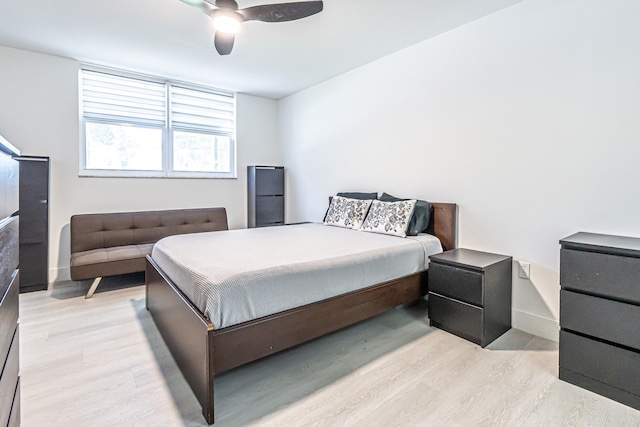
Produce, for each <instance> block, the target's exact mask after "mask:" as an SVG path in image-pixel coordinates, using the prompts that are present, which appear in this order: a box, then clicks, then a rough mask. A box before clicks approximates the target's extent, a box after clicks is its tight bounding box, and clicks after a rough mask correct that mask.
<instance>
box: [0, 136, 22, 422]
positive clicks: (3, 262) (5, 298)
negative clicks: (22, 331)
mask: <svg viewBox="0 0 640 427" xmlns="http://www.w3.org/2000/svg"><path fill="white" fill-rule="evenodd" d="M18 154H19V153H18V151H17V150H16V149H15V147H13V146H12V145H11V144H9V143H8V142H7V141H6V140H5V139H4V138H2V137H0V426H10V427H13V426H18V425H20V377H19V371H20V344H19V330H18V292H19V277H18V248H19V242H18V234H19V225H18V222H19V221H18V215H17V211H18V175H19V173H18V171H19V167H18V162H17V161H16V160H14V159H13V158H12V156H15V155H18Z"/></svg>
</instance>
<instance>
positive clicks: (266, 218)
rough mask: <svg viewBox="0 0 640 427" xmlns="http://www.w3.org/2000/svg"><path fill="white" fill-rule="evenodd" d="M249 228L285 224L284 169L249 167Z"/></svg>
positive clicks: (277, 167) (279, 167)
mask: <svg viewBox="0 0 640 427" xmlns="http://www.w3.org/2000/svg"><path fill="white" fill-rule="evenodd" d="M247 195H248V200H247V207H248V218H247V223H248V226H249V228H254V227H269V226H272V225H283V224H284V167H282V166H247Z"/></svg>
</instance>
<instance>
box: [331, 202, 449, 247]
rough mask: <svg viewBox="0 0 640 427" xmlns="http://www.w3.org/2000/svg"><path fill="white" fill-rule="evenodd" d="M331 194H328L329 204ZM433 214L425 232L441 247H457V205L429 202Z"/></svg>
mask: <svg viewBox="0 0 640 427" xmlns="http://www.w3.org/2000/svg"><path fill="white" fill-rule="evenodd" d="M332 199H333V196H329V204H331V200H332ZM431 205H432V206H433V215H431V219H430V220H429V227H427V233H429V234H433V235H434V236H436V237H437V238H438V239H440V243H442V249H443V250H445V251H449V250H451V249H455V248H457V247H458V205H457V204H455V203H439V202H431Z"/></svg>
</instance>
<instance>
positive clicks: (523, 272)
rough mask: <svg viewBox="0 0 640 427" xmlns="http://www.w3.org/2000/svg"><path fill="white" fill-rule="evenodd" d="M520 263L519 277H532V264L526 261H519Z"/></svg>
mask: <svg viewBox="0 0 640 427" xmlns="http://www.w3.org/2000/svg"><path fill="white" fill-rule="evenodd" d="M518 265H519V268H518V277H521V278H523V279H529V278H531V264H529V263H528V262H524V261H518Z"/></svg>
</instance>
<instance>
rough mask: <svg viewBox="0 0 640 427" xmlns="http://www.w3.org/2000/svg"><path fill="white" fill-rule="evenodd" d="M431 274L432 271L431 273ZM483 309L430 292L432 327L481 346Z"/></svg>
mask: <svg viewBox="0 0 640 427" xmlns="http://www.w3.org/2000/svg"><path fill="white" fill-rule="evenodd" d="M429 274H431V271H430V272H429ZM483 317H484V312H483V309H481V308H479V307H475V306H473V305H470V304H465V303H463V302H460V301H456V300H453V299H451V298H447V297H446V296H443V295H438V294H434V293H432V292H431V291H430V292H429V320H430V322H431V325H432V326H436V327H437V328H440V329H443V330H445V331H447V332H451V333H452V334H455V335H458V336H459V337H462V338H464V339H467V340H469V341H471V342H474V343H476V344H480V345H486V344H484V343H482V327H483Z"/></svg>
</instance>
